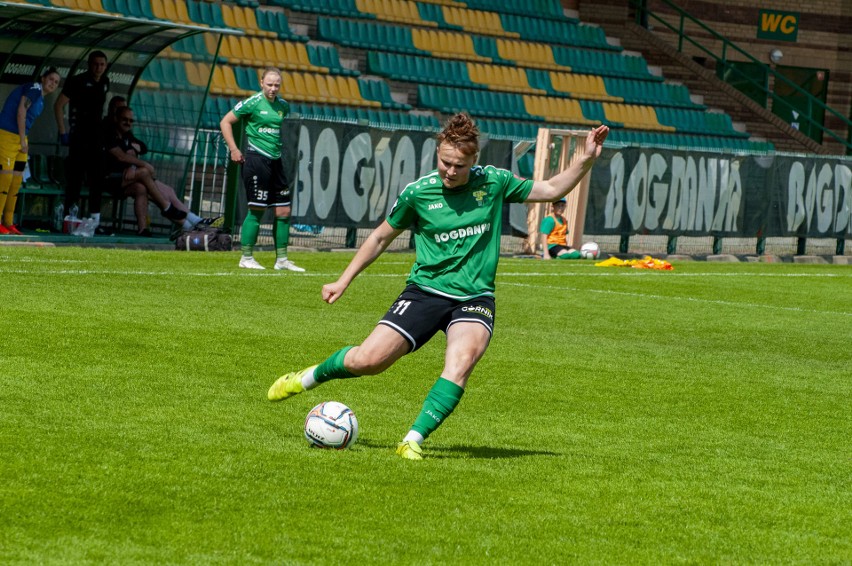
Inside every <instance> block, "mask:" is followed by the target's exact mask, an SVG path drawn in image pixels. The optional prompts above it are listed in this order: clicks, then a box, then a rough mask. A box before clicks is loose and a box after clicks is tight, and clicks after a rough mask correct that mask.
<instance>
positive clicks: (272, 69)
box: [260, 67, 281, 82]
mask: <svg viewBox="0 0 852 566" xmlns="http://www.w3.org/2000/svg"><path fill="white" fill-rule="evenodd" d="M270 73H272V74H275V75H278V76H279V77H280V76H281V71H279V70H278V68H277V67H266V68H265V69H264V70H263V74H262V75H260V81H261V82H263V79H265V78H266V75H268V74H270Z"/></svg>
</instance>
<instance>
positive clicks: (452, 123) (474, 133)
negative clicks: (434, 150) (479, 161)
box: [437, 112, 479, 155]
mask: <svg viewBox="0 0 852 566" xmlns="http://www.w3.org/2000/svg"><path fill="white" fill-rule="evenodd" d="M437 139H438V145H439V146H440V145H441V144H444V143H446V144H449V145H451V146H453V147H454V148H456V149H457V150H459V151H460V152H462V153H463V154H465V155H476V154H477V153H479V128H477V127H476V124H474V123H473V120H472V119H471V118H470V116H468V115H467V114H464V113H462V112H459V113H458V114H456V115H455V116H452V117H451V118H450V119H448V120H447V122H446V124H444V129H443V130H441V133H439V134H438V138H437Z"/></svg>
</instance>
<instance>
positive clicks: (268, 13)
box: [255, 9, 308, 42]
mask: <svg viewBox="0 0 852 566" xmlns="http://www.w3.org/2000/svg"><path fill="white" fill-rule="evenodd" d="M255 18H256V19H257V25H258V26H259V27H260V29H262V30H265V31H271V32H273V33H275V34H277V35H278V39H285V40H291V41H301V42H306V41H308V37H307V36H304V35H300V34H298V33H294V32H293V31H292V30H291V29H290V23H289V22H288V21H287V15H286V14H285V13H284V12H280V11H277V10H276V11H273V10H263V9H257V10H255Z"/></svg>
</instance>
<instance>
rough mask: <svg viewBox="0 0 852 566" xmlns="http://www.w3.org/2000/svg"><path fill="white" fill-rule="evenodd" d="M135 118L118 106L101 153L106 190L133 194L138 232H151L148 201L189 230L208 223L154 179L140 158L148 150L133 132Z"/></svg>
mask: <svg viewBox="0 0 852 566" xmlns="http://www.w3.org/2000/svg"><path fill="white" fill-rule="evenodd" d="M134 121H135V118H134V115H133V110H132V109H131V108H130V107H127V106H125V107H123V108H117V109H116V113H115V122H114V124H115V125H114V128H113V130H112V133H111V135H109V136H107V137H106V138H105V139H104V144H103V152H104V170H105V173H106V190H109V191H111V192H113V194H117V195H119V196H121V195H123V196H128V197H133V199H134V204H133V211H134V213H135V214H136V223H137V226H138V234H139V235H140V236H150V235H151V231H150V230H149V229H148V201H149V200H150V201H152V202H153V203H154V204H156V205H157V207H158V208H159V209H160V210H161V211H162V213H163V216H164V217H166V218H168V219H169V220H171V221H172V222H174V223H175V224H177V225H179V226H181V227H182V228H183V229H184V230H191V229H192V228H194V227H195V226H197V225H199V224H210V223H211V222H212V220H211V219H207V218H201V217H200V216H198V215H196V214H194V213H192V212H190V211H189V209H188V208H187V207H186V205H185V204H184V203H183V201H181V200H180V198H178V196H177V194H176V193H175V190H174V189H173V188H172V187H170V186H168V185H166V184H165V183H162V182H160V181H158V180H157V174H156V171H155V169H154V166H153V165H151V164H150V163H149V162H147V161H145V160H143V159H140V158H139V156H140V155H144V154H146V153H147V152H148V148H147V147H146V145H145V143H144V142H143V141H142V140H140V139H139V138H137V137H136V136H135V135H133V123H134Z"/></svg>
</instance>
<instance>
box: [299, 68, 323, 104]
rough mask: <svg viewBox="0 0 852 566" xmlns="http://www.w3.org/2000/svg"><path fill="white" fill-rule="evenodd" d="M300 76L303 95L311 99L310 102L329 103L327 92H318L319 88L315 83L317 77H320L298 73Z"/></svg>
mask: <svg viewBox="0 0 852 566" xmlns="http://www.w3.org/2000/svg"><path fill="white" fill-rule="evenodd" d="M299 74H300V75H302V78H303V79H304V81H305V93H306V94H307V95H308V96H309V97H311V99H312V100H316V101H317V102H325V103H328V102H329V97H328V91H327V89H322V90H320V86H319V84H318V83H317V77H318V76H321V75H314V74H311V73H299Z"/></svg>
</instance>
